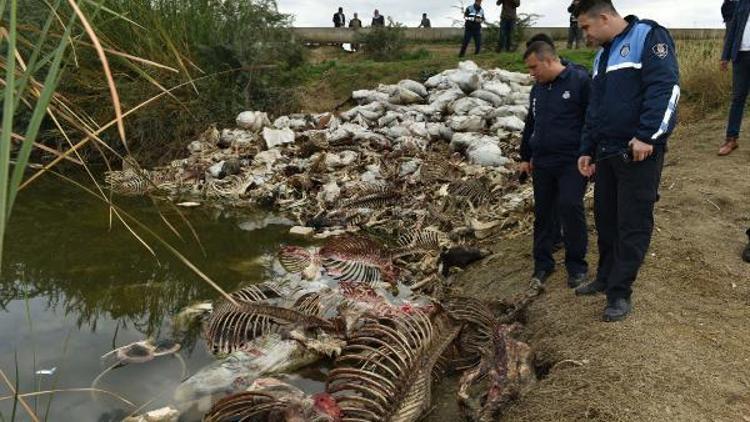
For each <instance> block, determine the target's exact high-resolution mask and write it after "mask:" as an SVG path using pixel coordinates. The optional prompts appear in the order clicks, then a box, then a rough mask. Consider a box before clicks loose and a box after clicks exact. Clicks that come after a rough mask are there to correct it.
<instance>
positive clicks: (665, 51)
mask: <svg viewBox="0 0 750 422" xmlns="http://www.w3.org/2000/svg"><path fill="white" fill-rule="evenodd" d="M651 51H652V52H653V53H654V56H656V57H658V58H660V59H662V60H663V59H664V58H666V57H667V56H668V55H669V46H668V45H667V44H665V43H662V42H660V43H658V44H655V45H654V46H653V47H652V48H651Z"/></svg>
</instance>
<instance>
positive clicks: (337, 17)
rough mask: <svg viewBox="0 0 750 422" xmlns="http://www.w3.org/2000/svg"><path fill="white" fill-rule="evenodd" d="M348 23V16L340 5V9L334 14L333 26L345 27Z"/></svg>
mask: <svg viewBox="0 0 750 422" xmlns="http://www.w3.org/2000/svg"><path fill="white" fill-rule="evenodd" d="M345 24H346V16H344V8H343V7H339V11H338V12H336V13H335V14H334V15H333V26H334V27H336V28H343V27H344V26H345Z"/></svg>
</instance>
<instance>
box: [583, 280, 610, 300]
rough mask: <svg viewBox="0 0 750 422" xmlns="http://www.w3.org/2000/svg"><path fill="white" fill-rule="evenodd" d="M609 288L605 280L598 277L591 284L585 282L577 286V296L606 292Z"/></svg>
mask: <svg viewBox="0 0 750 422" xmlns="http://www.w3.org/2000/svg"><path fill="white" fill-rule="evenodd" d="M605 290H607V285H606V284H604V282H603V281H601V280H599V279H597V280H594V281H592V282H591V283H589V284H585V285H583V286H580V287H578V288H576V296H590V295H595V294H597V293H604V291H605Z"/></svg>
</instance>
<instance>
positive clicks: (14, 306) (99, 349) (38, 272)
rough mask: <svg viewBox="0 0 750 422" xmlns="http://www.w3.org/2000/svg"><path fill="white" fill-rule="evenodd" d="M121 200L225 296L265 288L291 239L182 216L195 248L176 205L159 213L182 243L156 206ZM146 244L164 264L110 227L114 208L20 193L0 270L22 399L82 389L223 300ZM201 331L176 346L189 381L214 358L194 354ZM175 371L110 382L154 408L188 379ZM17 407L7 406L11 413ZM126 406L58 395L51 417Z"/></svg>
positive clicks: (249, 218)
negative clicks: (105, 362) (198, 307)
mask: <svg viewBox="0 0 750 422" xmlns="http://www.w3.org/2000/svg"><path fill="white" fill-rule="evenodd" d="M119 203H120V204H121V205H122V206H123V207H124V208H125V209H127V210H128V211H129V212H131V213H132V214H133V215H134V216H136V217H137V218H139V219H140V220H141V221H142V222H143V223H145V224H147V225H148V226H149V227H151V228H153V229H155V231H156V232H158V233H159V235H160V236H163V238H164V239H166V240H167V241H168V242H170V243H171V244H172V245H174V246H176V247H177V249H179V250H180V251H181V252H182V253H183V254H184V255H185V256H186V257H187V258H188V259H190V260H191V261H192V262H193V263H194V264H195V265H196V266H197V267H198V268H200V269H201V270H202V271H204V272H205V273H206V274H207V275H209V276H210V277H211V278H212V279H213V280H214V281H216V282H217V283H218V284H219V285H221V286H222V287H223V288H224V289H226V290H228V291H231V290H235V289H237V288H238V287H239V286H241V285H244V284H246V283H249V282H257V281H261V280H263V279H264V278H265V277H266V276H267V268H268V265H267V263H268V257H269V256H272V255H273V254H274V252H275V251H276V250H277V248H278V246H279V245H280V244H281V243H282V242H284V241H286V240H287V238H286V233H287V231H288V227H286V226H285V224H288V223H289V222H287V221H285V220H283V219H280V218H277V217H269V216H268V215H266V214H263V213H255V214H250V213H247V211H237V210H217V209H209V208H206V207H201V208H196V209H187V210H181V211H182V212H183V213H184V214H185V215H186V217H187V218H188V219H189V221H190V222H191V223H192V225H193V228H194V230H195V232H196V233H197V235H198V237H199V239H200V243H198V242H197V241H196V240H195V239H194V238H193V237H192V234H191V230H190V228H189V227H188V226H187V225H186V224H185V223H184V222H182V221H181V219H180V218H179V216H178V214H177V211H175V210H174V209H172V208H171V207H169V206H167V204H161V206H160V208H161V210H162V212H163V214H164V216H165V217H166V218H167V219H168V220H169V221H170V222H172V223H173V224H174V225H175V228H176V229H177V230H178V231H179V233H180V234H181V237H179V236H177V235H176V234H175V233H173V232H172V231H171V230H170V229H169V228H168V227H167V226H166V225H165V224H164V222H163V221H162V218H161V217H160V216H159V213H158V212H157V211H156V209H155V208H154V206H153V204H152V203H150V202H149V201H148V200H143V199H138V198H134V199H131V198H126V199H120V200H119ZM144 239H147V241H149V243H150V245H151V246H152V247H153V248H154V250H155V252H156V255H157V257H156V258H155V257H154V256H152V255H151V254H150V253H149V252H148V251H147V250H146V249H145V248H144V247H143V246H142V245H141V244H140V243H139V242H138V241H137V240H136V239H135V238H134V237H133V236H132V235H131V234H130V233H129V231H128V230H127V229H126V228H125V227H124V226H123V225H122V224H120V223H118V222H117V221H114V222H113V223H112V226H111V228H110V220H109V213H108V209H107V207H106V205H105V204H103V203H101V202H98V201H97V200H96V199H95V198H93V197H90V196H87V194H85V193H82V192H81V191H80V190H78V189H77V188H75V187H73V186H70V185H68V184H67V183H65V182H62V181H58V180H56V179H54V178H52V177H51V176H50V177H48V178H47V179H46V180H43V181H41V182H40V183H37V184H35V185H32V187H31V188H30V189H29V190H28V191H24V192H23V193H22V194H21V195H20V196H19V198H18V201H17V205H16V207H15V208H14V211H13V215H12V217H11V222H10V226H9V229H8V233H7V237H6V244H5V253H4V260H3V267H2V272H1V273H0V336H1V337H2V339H3V341H2V342H0V369H2V370H3V371H5V372H6V373H7V374H11V376H12V374H13V373H14V372H15V368H14V367H15V362H14V359H15V358H14V354H15V353H16V352H17V353H18V356H19V358H18V361H19V370H20V380H19V383H20V387H21V390H22V391H32V390H35V389H38V388H40V387H41V388H45V387H49V386H50V385H51V383H52V382H53V379H54V378H59V379H58V380H57V381H55V382H57V384H58V387H63V388H65V387H82V386H84V387H85V386H87V384H88V383H90V382H91V381H92V380H93V379H94V378H95V377H96V375H97V374H98V373H99V372H100V371H101V370H102V368H101V364H100V362H99V356H101V355H102V354H104V353H106V352H107V351H109V350H111V349H112V347H113V346H115V345H117V346H121V345H123V344H127V343H129V342H132V341H137V340H141V339H143V338H146V337H152V338H160V337H169V336H171V335H172V333H171V327H170V324H169V320H170V318H169V317H170V316H171V315H174V314H176V313H177V312H178V311H179V310H180V309H181V308H183V307H184V306H186V305H188V304H191V303H194V302H196V301H203V300H207V299H211V298H214V297H216V296H217V293H216V292H215V291H214V290H213V289H211V288H210V287H209V286H208V285H207V284H206V283H204V282H203V281H201V280H200V279H199V278H198V277H197V276H196V275H195V274H194V273H192V272H191V271H190V270H189V269H188V268H187V267H186V266H185V265H184V264H183V263H181V262H180V261H178V260H177V259H176V258H174V257H173V256H171V255H170V254H169V253H168V252H167V251H166V250H164V249H163V248H161V247H159V246H158V244H157V242H155V241H153V239H150V238H148V237H145V236H144ZM27 314H28V316H27ZM183 334H184V333H183ZM195 334H196V331H195V330H194V331H193V332H190V333H187V335H184V336H181V337H180V338H179V339H178V340H180V341H182V342H184V343H185V344H183V346H184V349H183V355H184V356H186V358H187V363H188V369H189V371H190V372H191V373H192V372H195V371H196V370H197V369H199V368H200V367H201V366H203V365H204V364H205V363H207V362H208V361H209V360H210V357H209V356H208V355H207V354H206V352H205V351H204V350H203V349H202V347H195V345H196V338H195ZM66 343H67V346H65V344H66ZM66 349H67V350H66ZM175 365H176V363H175V362H173V360H172V359H166V360H163V361H155V362H149V363H148V364H144V365H142V366H138V367H136V366H134V365H131V366H128V367H127V370H122V371H116V372H115V373H113V374H112V376H111V377H110V376H108V377H107V380H106V384H107V387H108V388H112V389H114V390H115V391H118V392H119V393H121V394H123V395H124V396H125V397H128V398H129V399H131V400H134V401H138V400H142V401H145V400H146V399H147V398H148V397H149V396H153V393H154V392H156V391H159V392H163V391H165V390H166V389H169V388H173V387H174V386H175V385H176V384H177V383H178V382H179V373H178V372H179V371H178V370H177V369H176V368H175V367H172V366H175ZM51 367H58V368H59V369H58V373H57V375H56V376H54V377H46V378H45V377H40V376H37V375H34V372H35V368H51ZM35 384H37V385H35ZM0 391H3V388H1V387H0ZM142 401H141V402H142ZM40 403H41V401H40ZM8 404H9V402H0V413H3V414H4V415H6V416H7V415H9V406H8ZM40 406H41V404H40ZM45 406H46V402H45ZM41 407H42V408H44V406H41ZM118 408H121V406H120V405H119V404H115V403H113V402H112V400H111V399H106V398H101V399H99V400H97V402H96V403H93V404H92V403H91V397H90V396H88V395H86V394H84V395H74V394H68V395H64V394H63V395H59V396H57V397H55V399H54V407H53V410H54V411H53V414H54V415H56V416H57V415H60V416H61V417H60V418H57V417H55V418H54V420H97V419H98V418H99V417H100V416H101V417H103V418H104V419H101V420H109V419H106V417H105V416H102V415H105V414H109V415H115V414H117V412H116V409H118ZM113 412H115V413H113Z"/></svg>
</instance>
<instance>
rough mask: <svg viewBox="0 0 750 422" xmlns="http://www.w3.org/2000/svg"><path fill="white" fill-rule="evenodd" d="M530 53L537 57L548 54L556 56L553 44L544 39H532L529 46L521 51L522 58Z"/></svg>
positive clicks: (527, 56) (525, 57) (526, 57)
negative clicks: (523, 51) (524, 50)
mask: <svg viewBox="0 0 750 422" xmlns="http://www.w3.org/2000/svg"><path fill="white" fill-rule="evenodd" d="M532 54H534V55H535V56H536V57H537V58H538V59H541V58H543V57H548V56H549V57H554V58H557V51H555V46H553V45H551V44H548V43H546V42H544V41H534V42H533V43H531V45H529V47H528V48H527V49H526V52H525V53H523V59H524V60H526V59H528V58H529V56H531V55H532Z"/></svg>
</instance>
